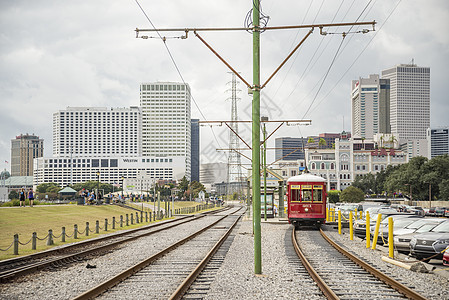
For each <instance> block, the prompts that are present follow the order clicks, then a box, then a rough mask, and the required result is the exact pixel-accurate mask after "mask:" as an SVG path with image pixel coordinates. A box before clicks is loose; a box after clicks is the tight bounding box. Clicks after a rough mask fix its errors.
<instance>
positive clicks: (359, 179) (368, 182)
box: [352, 173, 376, 194]
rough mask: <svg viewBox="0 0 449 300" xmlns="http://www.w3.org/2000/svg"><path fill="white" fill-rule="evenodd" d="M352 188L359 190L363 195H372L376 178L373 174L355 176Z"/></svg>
mask: <svg viewBox="0 0 449 300" xmlns="http://www.w3.org/2000/svg"><path fill="white" fill-rule="evenodd" d="M352 186H353V187H356V188H359V189H361V190H362V191H363V192H364V193H365V194H372V193H373V192H374V191H375V189H376V176H375V175H374V174H373V173H368V174H364V175H357V176H356V177H355V180H354V182H353V183H352Z"/></svg>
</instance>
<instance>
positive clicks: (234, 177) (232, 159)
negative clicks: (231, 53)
mask: <svg viewBox="0 0 449 300" xmlns="http://www.w3.org/2000/svg"><path fill="white" fill-rule="evenodd" d="M231 74H232V82H231V101H232V106H231V121H233V122H231V124H230V127H231V128H232V130H230V131H229V149H230V152H229V155H228V176H227V185H226V194H227V195H232V194H234V193H235V192H237V194H239V195H240V196H241V195H242V192H243V191H242V189H243V186H242V180H243V178H242V163H241V160H240V154H239V153H238V152H236V151H234V150H233V149H238V148H239V145H240V143H239V137H238V136H237V135H238V133H239V126H238V123H237V122H236V121H237V100H240V98H237V92H238V91H239V90H237V79H236V76H235V74H234V73H231Z"/></svg>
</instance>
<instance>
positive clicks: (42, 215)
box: [0, 201, 199, 260]
mask: <svg viewBox="0 0 449 300" xmlns="http://www.w3.org/2000/svg"><path fill="white" fill-rule="evenodd" d="M133 204H135V205H136V207H137V208H139V209H140V208H141V203H138V202H137V203H133ZM163 205H164V204H163V202H161V207H163ZM196 205H199V203H197V202H193V201H179V202H175V208H182V207H193V206H196ZM144 211H151V209H148V208H146V207H144ZM131 213H133V214H134V215H135V213H136V211H135V210H131V209H128V208H122V207H120V206H117V205H88V206H79V205H35V206H34V207H4V208H0V249H6V248H8V247H9V245H11V243H12V242H13V240H14V234H16V233H17V234H19V241H20V242H21V243H27V242H28V241H29V240H30V239H31V236H32V234H33V232H36V233H37V237H38V238H41V239H42V238H44V237H45V236H46V235H47V234H48V230H49V229H52V230H53V235H55V236H59V235H60V234H61V230H62V229H61V228H62V227H65V228H66V234H67V235H72V234H73V225H74V224H77V225H78V231H80V232H83V231H84V230H85V228H86V222H89V228H90V230H95V223H96V221H97V220H98V221H99V223H100V227H104V219H108V223H109V224H111V223H112V217H115V220H116V222H118V221H119V220H120V215H123V219H125V215H126V214H131ZM147 224H148V223H146V222H145V217H144V222H143V223H140V224H134V225H130V226H128V227H123V228H120V225H119V224H116V230H115V231H117V230H121V229H125V228H126V229H130V228H135V227H139V226H142V225H147ZM124 226H125V225H124ZM111 228H112V226H111V225H108V232H112V230H111ZM104 233H105V231H104V230H101V229H100V233H99V234H94V233H89V236H88V237H86V235H85V234H78V239H76V240H75V239H74V238H73V237H72V238H68V237H66V243H72V242H76V241H82V240H85V239H88V238H92V237H97V236H99V235H101V234H104ZM54 243H55V244H54V245H53V246H47V241H46V240H43V241H40V240H38V241H37V250H31V243H29V244H27V245H19V255H27V254H31V253H34V252H37V251H42V250H45V249H49V248H52V247H55V246H59V245H62V244H63V243H62V242H61V238H60V237H59V238H55V239H54ZM12 257H16V255H14V254H13V247H11V248H10V249H9V250H8V251H0V260H3V259H8V258H12Z"/></svg>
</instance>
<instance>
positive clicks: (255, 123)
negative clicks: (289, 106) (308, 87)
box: [135, 0, 376, 274]
mask: <svg viewBox="0 0 449 300" xmlns="http://www.w3.org/2000/svg"><path fill="white" fill-rule="evenodd" d="M252 7H253V9H252V15H253V24H252V27H251V26H249V27H240V28H185V27H184V28H173V29H157V28H153V29H139V28H136V30H135V31H136V38H142V39H148V38H149V36H146V35H139V34H140V33H141V32H157V33H158V36H159V37H160V39H161V40H162V41H163V42H164V43H165V42H166V38H165V37H162V36H161V35H160V33H162V32H182V33H183V34H184V35H182V36H181V37H180V38H181V39H186V38H187V37H188V33H189V31H193V32H194V35H195V37H197V38H198V39H199V40H200V41H201V42H202V43H203V44H204V45H205V46H206V47H208V48H209V49H210V50H211V51H212V52H213V53H214V54H215V55H216V56H217V57H218V59H220V60H221V61H222V62H223V63H224V64H225V65H226V66H227V67H228V68H229V69H230V70H231V71H232V72H233V73H234V74H235V75H236V76H237V77H238V78H240V80H241V81H242V82H243V83H245V85H246V86H247V87H248V89H249V90H250V91H251V92H252V94H253V103H252V147H249V146H248V145H247V146H248V147H249V148H251V150H252V185H253V186H252V197H253V228H254V271H255V273H256V274H261V273H262V251H261V250H262V249H261V232H260V228H261V226H260V145H261V144H260V90H261V89H262V88H264V87H265V86H266V85H267V84H268V82H269V81H270V80H271V79H272V78H273V77H274V75H276V73H277V72H278V71H279V70H280V69H281V68H282V66H283V65H284V64H285V63H286V62H287V61H288V59H290V58H291V57H292V55H293V54H294V53H295V52H296V51H297V50H298V49H299V47H300V46H301V45H302V44H303V43H304V41H305V40H306V39H307V38H308V37H309V36H310V35H311V34H312V33H313V30H314V29H315V28H319V30H320V34H321V35H327V32H325V31H323V29H325V28H327V27H343V26H351V28H352V27H353V26H354V25H372V26H373V29H372V30H374V25H375V24H376V22H375V21H372V22H351V23H328V24H312V25H292V26H274V27H269V26H264V27H263V30H264V31H265V30H283V29H300V28H310V30H309V32H308V33H307V34H306V35H305V36H304V38H303V39H302V40H301V41H300V42H299V43H298V44H297V45H296V47H295V48H294V49H293V50H292V51H291V52H290V53H289V54H288V55H287V57H286V58H285V59H284V60H283V61H282V63H281V64H280V65H279V67H278V68H277V69H276V70H275V71H274V72H273V73H272V74H271V75H270V77H269V78H268V79H267V80H266V81H265V82H264V83H263V84H262V85H261V84H260V30H261V28H260V0H256V1H254V0H252ZM242 30H245V31H251V32H252V36H253V84H252V85H251V84H250V83H248V81H247V80H245V79H244V78H243V77H242V76H241V75H240V74H239V73H238V72H237V71H236V70H235V69H234V68H232V67H231V65H230V64H229V63H228V62H226V61H225V60H224V59H223V58H222V57H221V56H220V55H219V54H218V53H217V52H216V51H215V50H214V49H213V48H212V47H211V46H210V45H209V44H208V43H207V42H206V41H205V40H204V38H202V37H201V36H200V35H199V33H198V32H200V31H209V32H210V31H242ZM369 31H371V30H369V29H363V30H360V31H357V32H361V33H368V32H369ZM351 33H355V32H351ZM347 34H348V32H343V33H342V36H343V37H345V36H346V35H347ZM264 142H265V141H264Z"/></svg>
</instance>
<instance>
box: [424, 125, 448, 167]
mask: <svg viewBox="0 0 449 300" xmlns="http://www.w3.org/2000/svg"><path fill="white" fill-rule="evenodd" d="M427 147H428V149H427V157H428V158H429V159H431V158H432V157H435V156H439V155H444V154H449V127H441V128H428V129H427Z"/></svg>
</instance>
